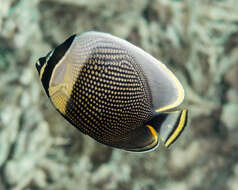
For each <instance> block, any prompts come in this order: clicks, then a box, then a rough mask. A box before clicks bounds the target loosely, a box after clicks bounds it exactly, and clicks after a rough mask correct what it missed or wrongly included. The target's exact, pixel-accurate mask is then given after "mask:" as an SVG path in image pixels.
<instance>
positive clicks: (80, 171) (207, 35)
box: [0, 0, 238, 190]
mask: <svg viewBox="0 0 238 190" xmlns="http://www.w3.org/2000/svg"><path fill="white" fill-rule="evenodd" d="M90 30H96V31H103V32H108V33H111V34H113V35H116V36H118V37H121V38H124V39H127V40H128V41H130V42H131V43H133V44H135V45H137V46H139V47H141V48H142V49H144V50H145V51H147V52H148V53H150V54H152V55H153V56H154V57H156V58H157V59H159V60H160V61H162V62H163V63H165V64H166V65H167V66H168V67H169V68H170V69H171V70H172V71H173V72H174V73H175V75H176V76H177V77H178V78H179V80H180V81H181V83H182V84H183V86H184V88H185V102H184V107H188V109H189V122H188V126H187V127H186V129H185V130H184V132H183V134H182V135H181V136H180V138H179V139H178V140H177V141H176V142H175V143H174V144H173V145H172V146H171V147H170V148H169V149H165V148H164V147H163V146H160V147H159V149H158V150H156V151H154V152H149V153H145V154H138V153H137V154H136V153H129V152H125V151H122V150H119V149H113V148H110V147H108V146H104V145H102V144H99V143H97V142H96V141H95V140H93V139H91V138H89V137H88V136H84V135H83V134H82V133H80V132H79V131H77V130H76V129H75V128H74V127H73V126H71V125H70V124H69V123H68V122H67V121H66V120H64V119H63V118H62V117H61V116H59V114H58V113H57V112H56V111H55V110H54V108H53V106H52V105H51V103H50V101H49V99H48V98H47V96H46V95H45V92H44V90H43V88H42V85H41V82H40V80H39V77H38V74H37V71H36V69H35V62H36V61H37V60H38V58H39V57H42V56H44V55H45V54H46V53H47V52H48V51H49V50H51V49H52V48H54V47H56V46H57V45H59V44H60V43H62V42H63V41H64V40H65V39H66V38H68V37H69V36H71V35H72V34H74V33H79V34H80V33H83V32H86V31H90ZM161 145H162V144H161ZM78 189H79V190H101V189H102V190H172V189H176V190H210V189H216V190H237V189H238V2H237V0H0V190H78Z"/></svg>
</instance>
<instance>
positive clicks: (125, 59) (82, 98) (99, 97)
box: [66, 38, 152, 147]
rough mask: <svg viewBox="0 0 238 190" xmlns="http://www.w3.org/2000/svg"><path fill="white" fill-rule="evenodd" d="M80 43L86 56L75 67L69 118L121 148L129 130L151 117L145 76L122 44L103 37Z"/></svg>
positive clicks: (95, 135) (67, 111)
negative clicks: (119, 45) (119, 44)
mask: <svg viewBox="0 0 238 190" xmlns="http://www.w3.org/2000/svg"><path fill="white" fill-rule="evenodd" d="M85 41H86V42H85ZM77 43H79V44H78V46H79V47H80V52H81V53H82V54H81V56H82V57H83V59H81V60H80V63H78V62H77V63H75V66H74V67H75V68H77V67H79V68H80V69H76V71H78V72H76V73H75V76H78V77H77V78H76V77H75V82H74V86H73V90H72V94H71V98H70V99H69V101H68V102H67V108H66V117H68V118H69V119H70V120H71V121H72V123H77V126H78V128H79V129H80V130H81V131H82V132H84V133H85V134H89V135H90V136H92V137H94V138H95V139H97V140H98V141H100V142H102V143H104V144H109V143H110V144H113V145H114V146H117V147H120V144H121V141H122V138H125V140H126V138H127V137H125V136H127V134H128V132H129V131H130V130H134V129H135V128H136V127H141V126H143V124H144V123H145V122H146V121H148V120H149V119H150V118H151V117H152V105H151V95H150V92H149V88H148V84H147V81H146V78H145V76H144V74H143V72H142V70H141V68H139V66H138V65H136V64H135V61H134V59H133V57H132V56H130V55H129V54H128V53H127V51H126V50H124V49H123V48H122V47H118V46H115V45H114V44H113V43H112V42H110V41H107V40H106V39H103V38H102V39H100V40H97V41H92V42H90V40H89V41H87V39H83V40H82V41H80V40H79V41H78V42H77ZM88 47H90V48H91V50H90V51H88ZM138 110H140V112H138ZM97 126H101V127H100V128H99V127H97ZM116 137H117V138H116ZM118 142H120V143H118Z"/></svg>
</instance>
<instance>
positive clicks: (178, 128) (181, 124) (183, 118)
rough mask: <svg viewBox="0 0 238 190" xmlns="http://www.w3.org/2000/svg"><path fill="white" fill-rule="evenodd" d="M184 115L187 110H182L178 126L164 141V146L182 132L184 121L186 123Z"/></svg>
mask: <svg viewBox="0 0 238 190" xmlns="http://www.w3.org/2000/svg"><path fill="white" fill-rule="evenodd" d="M186 115H187V110H186V109H185V110H183V111H182V114H181V117H180V121H179V124H178V127H177V128H176V130H175V131H174V133H173V134H172V135H171V136H170V138H169V139H168V140H167V141H166V143H165V147H166V148H167V147H168V146H169V145H170V144H171V143H172V142H173V141H174V140H175V139H176V138H177V137H178V135H179V134H180V133H181V132H182V130H183V128H184V127H185V123H186Z"/></svg>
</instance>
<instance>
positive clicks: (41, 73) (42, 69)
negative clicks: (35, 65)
mask: <svg viewBox="0 0 238 190" xmlns="http://www.w3.org/2000/svg"><path fill="white" fill-rule="evenodd" d="M46 65H47V64H46V63H45V64H44V65H43V67H42V68H41V70H40V79H42V75H43V73H44V71H45V67H46Z"/></svg>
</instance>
